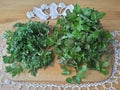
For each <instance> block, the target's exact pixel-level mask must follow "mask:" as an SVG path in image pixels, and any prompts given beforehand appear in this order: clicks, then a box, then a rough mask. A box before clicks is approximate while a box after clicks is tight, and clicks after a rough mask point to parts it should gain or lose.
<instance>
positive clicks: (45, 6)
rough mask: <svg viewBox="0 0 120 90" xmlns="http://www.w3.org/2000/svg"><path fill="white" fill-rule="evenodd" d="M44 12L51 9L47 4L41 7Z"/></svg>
mask: <svg viewBox="0 0 120 90" xmlns="http://www.w3.org/2000/svg"><path fill="white" fill-rule="evenodd" d="M40 8H41V9H42V10H45V9H46V10H47V9H49V6H48V5H47V4H42V5H41V7H40Z"/></svg>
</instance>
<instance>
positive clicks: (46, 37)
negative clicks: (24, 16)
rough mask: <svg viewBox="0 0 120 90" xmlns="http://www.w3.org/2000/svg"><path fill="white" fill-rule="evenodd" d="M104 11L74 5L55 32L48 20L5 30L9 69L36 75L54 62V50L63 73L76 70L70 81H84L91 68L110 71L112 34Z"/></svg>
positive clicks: (14, 73) (66, 73)
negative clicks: (106, 26)
mask: <svg viewBox="0 0 120 90" xmlns="http://www.w3.org/2000/svg"><path fill="white" fill-rule="evenodd" d="M104 15H105V13H104V12H99V11H97V10H94V9H92V8H81V7H80V6H79V5H75V6H74V10H73V12H72V13H71V12H70V11H69V10H68V11H67V16H65V17H61V18H59V19H58V20H57V23H56V26H55V29H54V30H53V33H52V34H51V33H50V32H51V31H50V30H51V29H50V27H49V26H48V23H40V22H36V21H29V22H28V23H26V24H23V23H17V24H15V25H14V27H15V28H16V29H17V30H16V31H15V32H12V31H10V30H9V31H7V32H6V33H5V38H6V43H7V45H8V47H7V50H8V55H6V56H4V57H3V61H4V63H6V64H9V65H8V66H6V71H7V72H9V73H11V74H12V76H15V75H17V74H20V73H21V72H23V71H26V70H27V71H28V72H30V73H31V74H32V75H34V76H35V75H36V73H37V70H38V69H39V68H46V67H47V66H48V65H51V64H52V63H53V61H54V55H53V51H52V50H51V46H52V47H53V48H54V49H53V50H54V53H55V54H57V57H58V59H59V64H60V66H61V69H63V72H62V75H69V74H71V69H72V70H74V71H75V72H76V74H75V75H74V76H72V77H68V78H66V81H67V82H68V83H77V84H79V83H80V82H81V79H82V78H85V73H86V71H87V70H88V69H92V70H97V71H100V72H102V73H103V74H104V75H107V74H108V71H107V67H108V66H109V63H108V61H109V60H110V50H109V48H110V46H111V44H112V35H111V34H110V33H109V32H108V31H105V30H104V29H103V27H102V25H101V23H100V19H102V18H103V17H104Z"/></svg>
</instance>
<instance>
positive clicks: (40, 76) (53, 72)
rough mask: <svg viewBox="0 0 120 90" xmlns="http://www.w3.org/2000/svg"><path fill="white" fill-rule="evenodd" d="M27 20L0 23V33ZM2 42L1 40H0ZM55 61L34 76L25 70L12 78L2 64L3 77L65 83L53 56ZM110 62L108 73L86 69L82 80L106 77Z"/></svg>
mask: <svg viewBox="0 0 120 90" xmlns="http://www.w3.org/2000/svg"><path fill="white" fill-rule="evenodd" d="M27 21H28V20H27V19H26V20H25V19H24V20H19V21H15V22H10V23H6V24H1V25H0V34H3V33H4V32H5V30H13V29H14V28H13V27H12V26H13V25H14V24H15V23H16V22H27ZM55 22H56V20H51V21H50V24H49V25H55ZM1 43H2V42H1ZM112 57H113V58H112V62H113V61H114V56H112ZM54 61H55V63H54V65H53V67H50V66H49V67H48V68H46V69H39V70H38V73H37V76H36V77H34V76H32V75H31V74H28V73H27V72H23V73H21V74H20V75H17V76H15V77H14V78H12V77H11V75H10V74H8V73H5V68H4V67H5V65H4V64H3V73H4V75H5V77H7V78H8V79H11V80H14V81H24V82H26V81H27V82H28V81H30V82H41V83H46V82H50V83H51V82H52V83H65V79H66V77H68V76H71V75H68V76H63V75H61V72H62V70H61V68H60V66H59V64H58V60H57V58H55V60H54ZM112 67H113V66H112V63H111V61H110V66H109V69H108V70H109V72H110V73H109V75H107V76H105V75H103V74H102V73H100V72H98V71H93V70H88V71H87V72H86V78H85V79H83V82H94V81H102V80H105V79H107V78H108V77H109V76H110V74H111V71H112ZM74 74H75V72H74V71H73V72H72V75H74Z"/></svg>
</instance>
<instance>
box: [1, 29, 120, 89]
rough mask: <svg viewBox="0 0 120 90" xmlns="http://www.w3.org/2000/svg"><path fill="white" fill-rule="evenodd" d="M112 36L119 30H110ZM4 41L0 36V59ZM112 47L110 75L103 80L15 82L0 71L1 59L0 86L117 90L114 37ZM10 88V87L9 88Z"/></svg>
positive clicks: (119, 63) (118, 57)
mask: <svg viewBox="0 0 120 90" xmlns="http://www.w3.org/2000/svg"><path fill="white" fill-rule="evenodd" d="M112 35H113V37H114V38H116V37H120V31H114V32H112ZM2 41H4V38H3V37H2V36H0V60H1V59H2V56H3V54H4V53H3V51H4V50H5V43H1V42H2ZM113 47H114V66H113V69H112V73H111V75H110V76H109V77H108V78H107V79H106V80H104V81H99V82H93V83H81V84H79V85H78V84H52V83H49V84H37V83H30V82H15V81H12V80H8V79H6V78H5V77H4V75H3V73H2V64H3V62H2V60H1V61H0V87H2V86H4V85H6V86H11V90H21V88H24V87H25V88H26V89H24V90H30V89H31V88H32V89H33V90H54V89H55V90H67V89H70V90H81V89H83V88H85V90H90V89H91V88H94V90H99V87H102V88H103V89H104V90H117V89H116V88H115V87H114V85H113V84H119V83H118V80H119V78H120V41H119V40H118V39H117V38H116V39H115V42H114V44H113ZM9 90H10V89H9Z"/></svg>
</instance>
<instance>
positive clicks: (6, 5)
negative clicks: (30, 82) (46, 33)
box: [0, 0, 120, 90]
mask: <svg viewBox="0 0 120 90" xmlns="http://www.w3.org/2000/svg"><path fill="white" fill-rule="evenodd" d="M52 2H56V3H59V2H64V3H66V4H76V3H77V4H80V5H81V7H93V8H95V9H97V10H99V11H104V12H106V16H105V17H104V18H103V19H102V23H103V26H104V28H105V29H107V30H109V31H115V30H120V0H0V25H4V24H7V23H12V22H15V21H19V20H24V19H27V17H26V15H25V14H26V11H31V10H33V7H35V6H36V7H40V5H41V4H42V3H47V4H50V3H52ZM28 20H29V19H28ZM0 28H1V27H0ZM0 32H2V30H1V29H0ZM115 87H116V88H117V90H120V80H119V84H118V85H115ZM0 90H10V88H9V86H4V87H0ZM24 90H25V89H24ZM101 90H103V89H102V88H101Z"/></svg>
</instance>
